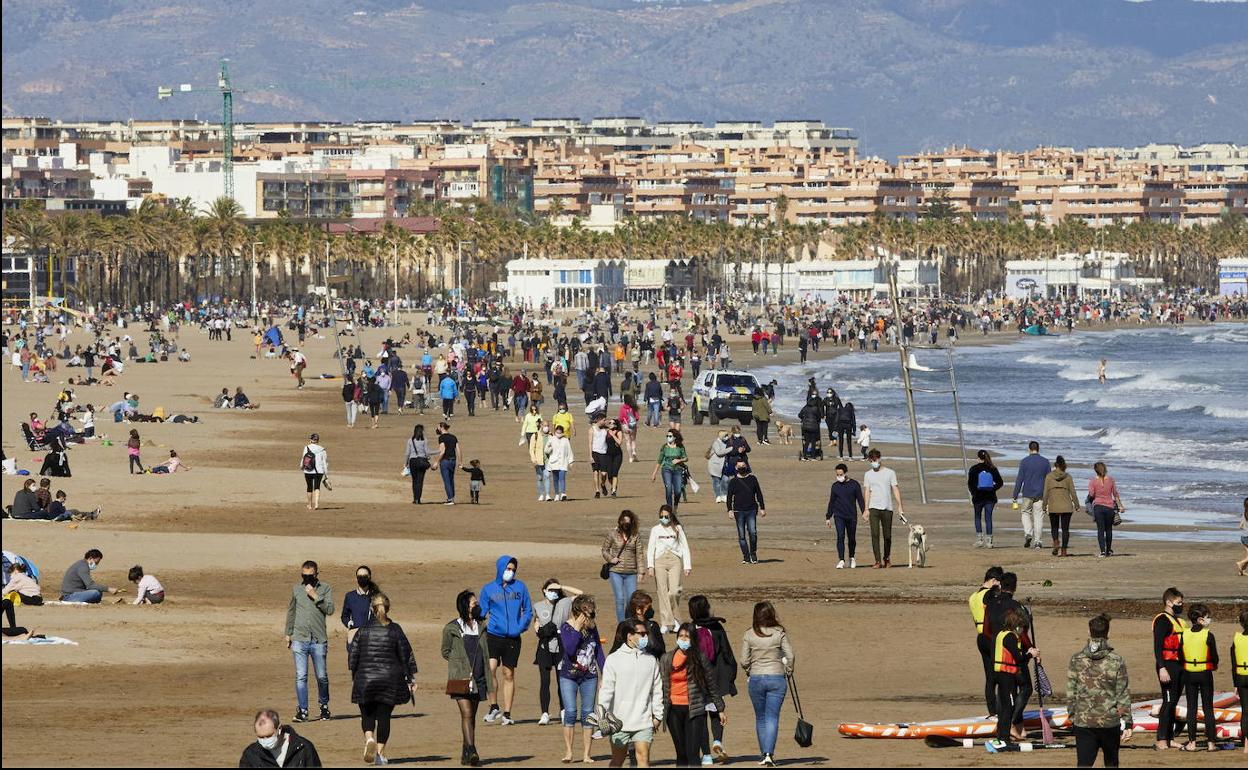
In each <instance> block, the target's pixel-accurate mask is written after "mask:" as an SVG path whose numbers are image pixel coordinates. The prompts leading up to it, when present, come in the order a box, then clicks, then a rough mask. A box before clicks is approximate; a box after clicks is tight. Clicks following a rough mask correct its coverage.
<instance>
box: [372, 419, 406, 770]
mask: <svg viewBox="0 0 1248 770" xmlns="http://www.w3.org/2000/svg"><path fill="white" fill-rule="evenodd" d="M400 414H401V412H400ZM373 764H374V765H388V764H390V760H388V759H386V758H385V757H383V756H382V755H381V754H378V755H377V759H375V760H374V761H373Z"/></svg>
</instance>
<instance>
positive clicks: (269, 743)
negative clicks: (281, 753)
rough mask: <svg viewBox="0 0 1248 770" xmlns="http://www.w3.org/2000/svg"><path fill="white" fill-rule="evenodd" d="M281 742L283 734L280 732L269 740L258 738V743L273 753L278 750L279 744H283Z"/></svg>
mask: <svg viewBox="0 0 1248 770" xmlns="http://www.w3.org/2000/svg"><path fill="white" fill-rule="evenodd" d="M281 740H282V734H281V733H280V732H276V733H273V734H272V735H270V736H269V737H268V738H257V739H256V743H258V744H260V746H261V747H263V748H265V749H267V750H268V751H272V750H273V749H276V748H277V744H278V743H279V742H281Z"/></svg>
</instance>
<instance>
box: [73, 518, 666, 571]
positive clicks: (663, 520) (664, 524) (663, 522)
mask: <svg viewBox="0 0 1248 770" xmlns="http://www.w3.org/2000/svg"><path fill="white" fill-rule="evenodd" d="M659 523H660V524H662V525H663V526H665V527H666V526H669V525H670V524H671V523H672V520H671V519H669V518H667V517H666V516H663V517H661V518H660V519H659ZM92 569H95V568H94V567H92Z"/></svg>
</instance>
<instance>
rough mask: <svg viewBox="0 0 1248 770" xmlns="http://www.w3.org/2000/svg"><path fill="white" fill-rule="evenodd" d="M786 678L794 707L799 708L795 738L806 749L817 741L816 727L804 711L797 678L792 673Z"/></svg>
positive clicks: (794, 732)
mask: <svg viewBox="0 0 1248 770" xmlns="http://www.w3.org/2000/svg"><path fill="white" fill-rule="evenodd" d="M785 678H786V679H788V680H789V695H791V696H792V697H793V708H794V709H796V710H797V729H795V730H794V731H793V740H794V741H796V742H797V745H798V746H801V747H802V748H804V749H805V748H808V747H809V746H810V745H811V744H812V743H814V742H815V727H814V725H812V724H811V723H810V722H807V721H806V716H805V714H803V713H802V700H801V698H800V697H799V696H798V694H797V680H795V679H794V678H793V675H792V674H787V675H786V676H785Z"/></svg>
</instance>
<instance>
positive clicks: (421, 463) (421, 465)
mask: <svg viewBox="0 0 1248 770" xmlns="http://www.w3.org/2000/svg"><path fill="white" fill-rule="evenodd" d="M415 448H416V439H412V449H415ZM412 461H413V462H414V463H416V470H418V471H427V470H429V458H428V457H426V456H424V455H417V456H416V457H413V458H412ZM408 472H409V473H410V472H411V471H410V470H409V471H408Z"/></svg>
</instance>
